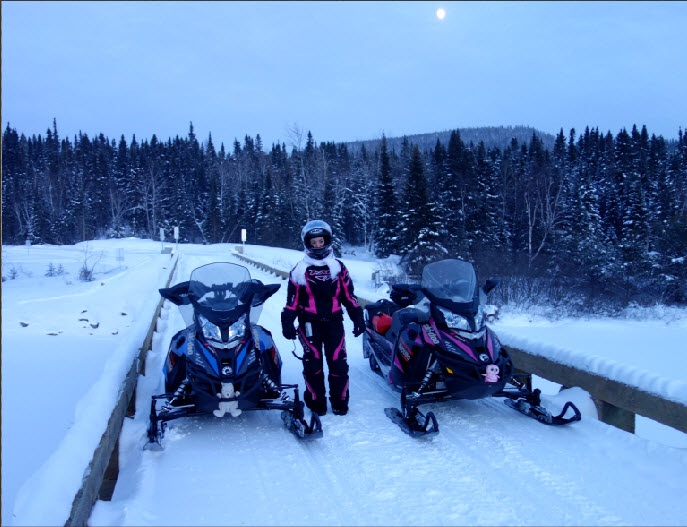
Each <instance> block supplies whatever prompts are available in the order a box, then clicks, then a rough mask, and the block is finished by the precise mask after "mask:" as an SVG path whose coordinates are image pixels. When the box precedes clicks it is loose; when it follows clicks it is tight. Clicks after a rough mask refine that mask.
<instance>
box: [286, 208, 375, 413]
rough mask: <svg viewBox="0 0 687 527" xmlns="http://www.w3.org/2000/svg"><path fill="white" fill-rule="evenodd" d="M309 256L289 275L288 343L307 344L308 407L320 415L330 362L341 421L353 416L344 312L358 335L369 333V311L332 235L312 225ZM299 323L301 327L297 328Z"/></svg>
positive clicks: (305, 236)
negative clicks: (359, 298) (337, 252)
mask: <svg viewBox="0 0 687 527" xmlns="http://www.w3.org/2000/svg"><path fill="white" fill-rule="evenodd" d="M301 240H302V241H303V246H304V248H305V256H303V259H302V260H301V261H300V262H298V263H297V264H296V266H295V267H294V268H293V269H292V270H291V272H290V273H289V284H288V288H287V293H286V295H287V296H286V306H285V307H284V309H283V310H282V313H281V324H282V334H283V335H284V337H285V338H287V339H290V340H295V339H296V338H297V337H298V338H300V341H301V343H302V344H303V349H304V353H303V377H304V378H305V386H306V390H305V393H304V395H303V398H304V399H305V404H306V406H307V407H308V408H310V409H311V410H312V411H313V412H315V413H317V414H318V415H325V414H326V413H327V400H326V394H325V382H324V359H326V361H327V368H328V370H329V374H328V381H329V402H330V404H331V407H332V412H333V413H334V414H335V415H346V413H347V412H348V401H349V391H348V362H347V356H346V339H345V335H344V326H343V310H342V306H345V307H346V312H347V313H348V316H349V317H350V318H351V320H352V321H353V335H354V336H356V337H358V336H359V335H362V333H363V332H364V331H365V320H364V317H363V308H362V307H361V306H360V305H359V304H358V301H357V298H356V297H355V295H354V293H353V282H352V281H351V277H350V275H349V274H348V269H346V266H345V265H344V264H343V262H342V261H341V260H337V259H336V258H335V257H334V250H333V248H332V229H331V227H330V226H329V225H328V224H327V223H326V222H325V221H322V220H312V221H309V222H308V223H306V224H305V226H304V227H303V229H302V230H301ZM296 319H298V327H297V328H296V327H294V322H295V321H296Z"/></svg>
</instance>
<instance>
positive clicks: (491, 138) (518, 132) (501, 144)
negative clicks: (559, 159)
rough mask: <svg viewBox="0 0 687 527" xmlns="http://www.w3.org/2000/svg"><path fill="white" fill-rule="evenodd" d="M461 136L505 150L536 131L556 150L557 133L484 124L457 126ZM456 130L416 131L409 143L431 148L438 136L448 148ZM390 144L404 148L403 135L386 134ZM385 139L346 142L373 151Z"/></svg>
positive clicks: (355, 149)
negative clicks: (512, 142) (473, 126)
mask: <svg viewBox="0 0 687 527" xmlns="http://www.w3.org/2000/svg"><path fill="white" fill-rule="evenodd" d="M457 130H458V131H459V132H460V138H461V140H462V141H463V143H465V144H466V145H469V144H470V143H474V145H475V146H477V145H478V144H479V142H480V141H484V145H485V146H486V147H487V148H494V147H498V148H500V149H501V150H504V149H505V148H506V147H507V146H509V145H510V144H511V141H512V139H513V138H515V139H517V140H518V144H527V143H529V141H530V139H532V134H537V137H538V138H539V139H541V141H542V142H543V143H544V147H545V148H546V149H548V150H553V144H554V141H555V139H556V138H555V136H554V135H552V134H549V133H545V132H540V131H539V130H537V129H535V128H532V127H531V126H483V127H479V128H458V129H457ZM452 131H453V130H445V131H443V132H432V133H428V134H414V135H408V136H406V137H407V138H408V141H409V142H410V144H411V145H412V144H416V145H417V146H418V147H419V148H420V151H422V152H424V151H428V150H430V149H433V148H434V147H436V144H437V139H439V141H441V144H442V145H444V146H445V147H446V146H448V140H449V138H450V137H451V132H452ZM386 141H387V146H388V149H389V151H391V150H395V151H396V153H398V152H400V151H401V144H402V142H403V137H387V138H386ZM381 142H382V138H381V137H379V138H378V139H368V140H366V141H350V142H347V143H346V146H347V147H348V150H349V152H351V153H356V154H357V153H358V152H359V151H360V148H361V147H362V145H365V149H366V150H367V151H368V152H370V153H372V152H374V151H375V150H376V149H378V148H379V146H380V143H381Z"/></svg>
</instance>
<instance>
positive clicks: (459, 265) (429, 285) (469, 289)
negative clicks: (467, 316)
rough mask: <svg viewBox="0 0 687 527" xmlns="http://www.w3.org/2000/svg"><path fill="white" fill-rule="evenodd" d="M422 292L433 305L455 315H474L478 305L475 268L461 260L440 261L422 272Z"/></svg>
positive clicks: (427, 266)
mask: <svg viewBox="0 0 687 527" xmlns="http://www.w3.org/2000/svg"><path fill="white" fill-rule="evenodd" d="M422 291H423V292H424V293H425V294H426V295H427V297H428V298H429V299H430V300H431V301H432V302H434V303H435V304H438V305H442V306H445V307H447V308H448V309H451V310H452V311H454V312H456V313H474V312H475V311H476V310H477V308H478V305H479V288H478V287H477V275H476V274H475V268H474V267H473V266H472V264H471V263H469V262H464V261H462V260H442V261H440V262H434V263H431V264H428V265H426V266H425V268H424V269H423V270H422Z"/></svg>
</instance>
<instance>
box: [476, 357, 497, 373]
mask: <svg viewBox="0 0 687 527" xmlns="http://www.w3.org/2000/svg"><path fill="white" fill-rule="evenodd" d="M479 360H481V361H482V362H487V361H488V360H489V355H487V354H486V353H480V354H479ZM487 369H489V366H487ZM496 369H497V370H498V366H497V368H496Z"/></svg>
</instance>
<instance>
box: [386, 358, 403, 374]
mask: <svg viewBox="0 0 687 527" xmlns="http://www.w3.org/2000/svg"><path fill="white" fill-rule="evenodd" d="M394 365H395V366H396V367H397V368H398V369H399V370H401V371H403V366H401V363H400V362H399V360H398V355H396V356H395V357H394ZM389 378H391V373H389Z"/></svg>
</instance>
